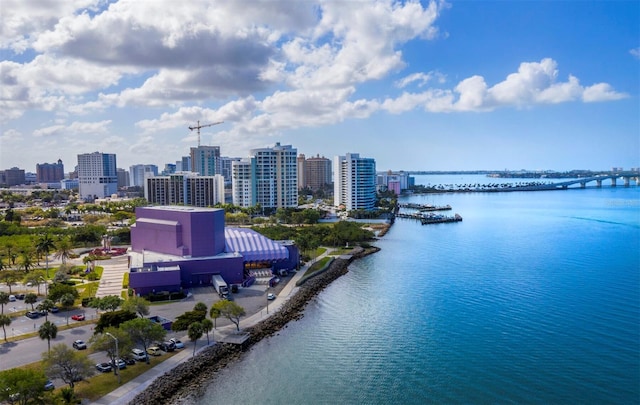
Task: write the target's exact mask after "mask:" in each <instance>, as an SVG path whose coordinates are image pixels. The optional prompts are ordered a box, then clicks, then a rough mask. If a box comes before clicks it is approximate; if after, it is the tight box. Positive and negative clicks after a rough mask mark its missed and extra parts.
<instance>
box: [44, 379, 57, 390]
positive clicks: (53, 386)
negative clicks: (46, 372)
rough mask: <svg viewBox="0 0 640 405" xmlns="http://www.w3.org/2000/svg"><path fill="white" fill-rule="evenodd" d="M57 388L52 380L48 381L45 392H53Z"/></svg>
mask: <svg viewBox="0 0 640 405" xmlns="http://www.w3.org/2000/svg"><path fill="white" fill-rule="evenodd" d="M55 388H56V386H55V385H54V384H53V381H51V380H47V382H46V383H44V390H45V391H51V390H52V389H55Z"/></svg>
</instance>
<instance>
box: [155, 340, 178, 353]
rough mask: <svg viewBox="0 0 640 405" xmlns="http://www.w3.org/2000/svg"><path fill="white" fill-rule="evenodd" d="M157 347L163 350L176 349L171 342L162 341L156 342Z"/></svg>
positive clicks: (170, 350) (171, 350)
mask: <svg viewBox="0 0 640 405" xmlns="http://www.w3.org/2000/svg"><path fill="white" fill-rule="evenodd" d="M158 347H159V348H160V350H162V351H163V352H173V351H175V350H176V345H175V343H173V342H162V343H159V344H158Z"/></svg>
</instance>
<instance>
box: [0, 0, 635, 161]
mask: <svg viewBox="0 0 640 405" xmlns="http://www.w3.org/2000/svg"><path fill="white" fill-rule="evenodd" d="M0 20H1V24H0V80H1V82H0V94H1V96H0V170H3V169H8V168H11V167H19V168H22V169H25V171H27V172H35V167H36V164H38V163H54V162H56V161H57V160H58V159H62V161H63V163H64V164H65V171H67V172H69V171H72V170H73V167H74V166H75V165H76V164H77V155H78V154H82V153H92V152H96V151H98V152H103V153H115V154H116V159H117V165H118V167H121V168H125V169H128V168H129V166H131V165H134V164H155V165H157V166H158V167H159V168H160V170H162V169H163V168H164V166H165V164H166V163H175V162H176V161H177V160H179V159H180V158H181V157H182V156H187V155H188V154H189V149H190V148H191V147H194V146H197V144H198V134H197V131H195V130H190V129H189V127H190V126H191V127H194V126H196V125H197V123H198V122H200V124H201V125H203V124H213V123H219V122H221V123H219V124H216V125H212V126H207V127H204V128H202V129H201V131H200V144H201V145H217V146H220V149H221V154H222V155H223V156H229V157H248V156H249V153H250V149H253V148H264V147H270V146H274V145H275V143H276V142H279V143H280V144H282V145H291V146H292V147H294V148H296V149H297V151H298V153H302V154H305V155H306V156H307V157H310V156H317V155H319V156H325V157H328V158H333V157H334V156H338V155H345V154H346V153H359V154H360V156H362V157H369V158H374V159H375V160H376V167H377V169H378V170H505V169H507V170H521V169H525V170H558V171H564V170H573V169H592V170H609V169H610V168H611V167H623V168H625V169H628V168H631V167H640V102H639V93H640V2H638V1H635V0H634V1H569V0H567V1H552V0H547V1H544V0H540V1H455V0H452V1H447V2H445V1H391V0H379V1H373V0H372V1H365V0H330V1H324V0H320V1H314V0H304V1H295V0H284V1H276V0H236V1H226V0H222V1H213V0H202V1H200V0H111V1H106V0H67V1H59V0H37V1H24V0H0Z"/></svg>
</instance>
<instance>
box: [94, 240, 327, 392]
mask: <svg viewBox="0 0 640 405" xmlns="http://www.w3.org/2000/svg"><path fill="white" fill-rule="evenodd" d="M330 253H331V250H330V249H328V250H327V251H325V252H324V253H323V254H321V255H320V256H318V257H317V258H316V259H315V260H314V261H313V262H311V263H308V264H305V265H304V266H303V267H302V268H301V269H300V270H299V271H298V272H297V273H296V274H295V275H294V276H293V277H291V280H289V282H288V283H287V285H286V286H284V288H283V289H282V291H281V292H280V294H278V296H277V298H276V299H275V300H274V301H272V303H270V304H269V315H266V314H265V313H263V311H260V312H256V313H255V314H253V315H250V316H249V317H247V318H245V319H242V320H241V321H240V325H242V327H243V328H247V327H250V326H253V325H255V324H257V323H258V322H260V321H262V320H264V319H265V318H267V317H268V316H270V315H273V314H275V313H276V312H277V311H278V310H279V309H280V308H281V307H282V305H283V304H284V303H285V302H286V301H287V300H288V299H289V298H290V297H291V296H293V295H294V294H295V292H296V291H297V288H298V287H296V282H297V281H298V280H300V279H301V278H302V276H304V273H306V271H307V269H308V268H309V266H311V265H312V264H313V263H315V262H316V261H318V260H319V259H322V258H323V257H325V256H327V255H328V254H330ZM235 330H236V327H235V325H233V324H231V325H226V326H221V327H219V328H217V329H216V330H215V332H214V333H217V334H222V335H223V336H227V335H229V334H231V333H234V332H235ZM181 340H182V341H183V342H184V344H185V347H184V349H182V350H181V351H180V353H177V354H175V355H174V356H172V357H171V358H169V359H167V360H165V361H163V362H162V363H160V364H158V365H157V366H155V367H154V368H152V369H151V370H149V371H147V372H145V373H143V374H141V375H139V376H138V377H136V378H134V379H133V380H131V381H129V382H127V383H126V384H123V385H122V386H120V387H118V388H117V389H115V390H114V391H111V392H110V393H109V394H107V395H105V396H103V397H102V398H100V399H98V400H97V401H95V402H92V404H97V405H126V404H128V403H130V402H131V401H133V399H134V398H135V397H136V395H138V394H139V393H141V392H143V391H144V390H145V389H147V388H148V387H149V386H150V385H151V383H153V382H154V381H155V379H156V378H158V377H161V376H162V375H163V374H164V373H165V372H167V371H169V370H171V369H173V368H174V367H176V366H177V365H178V364H180V363H183V362H185V361H187V360H188V359H189V358H191V357H192V356H193V347H192V346H193V343H192V342H191V341H190V340H189V337H188V336H184V337H183V338H181ZM221 340H222V339H221ZM204 343H205V344H203V346H202V347H201V348H200V349H197V350H196V356H197V355H198V352H200V351H201V350H203V349H204V348H206V347H207V344H206V342H204ZM212 344H215V343H212Z"/></svg>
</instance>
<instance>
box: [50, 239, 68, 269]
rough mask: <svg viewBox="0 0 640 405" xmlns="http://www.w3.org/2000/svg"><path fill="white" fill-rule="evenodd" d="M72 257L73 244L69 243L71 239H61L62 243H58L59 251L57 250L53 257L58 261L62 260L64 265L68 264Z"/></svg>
mask: <svg viewBox="0 0 640 405" xmlns="http://www.w3.org/2000/svg"><path fill="white" fill-rule="evenodd" d="M70 256H71V243H70V242H69V239H66V238H65V239H61V240H60V242H58V250H56V253H55V254H54V255H53V257H54V258H56V259H60V260H61V261H62V264H66V263H67V259H68V258H69V257H70Z"/></svg>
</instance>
